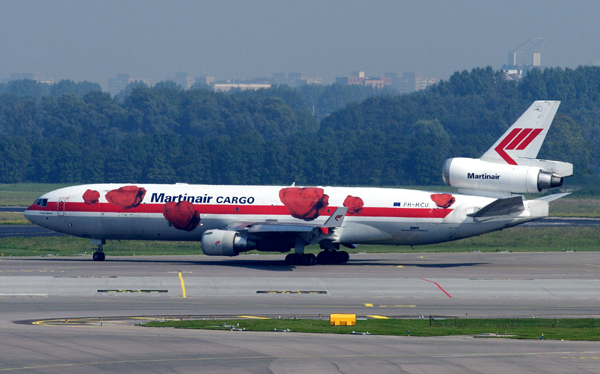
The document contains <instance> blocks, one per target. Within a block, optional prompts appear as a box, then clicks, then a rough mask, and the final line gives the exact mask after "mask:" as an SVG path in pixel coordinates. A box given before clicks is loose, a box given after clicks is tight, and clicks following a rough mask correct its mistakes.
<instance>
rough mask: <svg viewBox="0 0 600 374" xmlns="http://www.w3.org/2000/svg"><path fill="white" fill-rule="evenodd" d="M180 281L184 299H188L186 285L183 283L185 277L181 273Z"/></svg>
mask: <svg viewBox="0 0 600 374" xmlns="http://www.w3.org/2000/svg"><path fill="white" fill-rule="evenodd" d="M179 280H180V281H181V292H182V293H183V298H184V299H185V298H187V296H186V295H185V283H184V282H183V277H182V276H181V272H180V273H179Z"/></svg>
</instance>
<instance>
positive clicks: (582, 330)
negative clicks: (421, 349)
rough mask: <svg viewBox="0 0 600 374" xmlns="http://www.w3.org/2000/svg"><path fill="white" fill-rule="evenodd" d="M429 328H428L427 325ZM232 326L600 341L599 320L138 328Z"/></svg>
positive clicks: (202, 325)
mask: <svg viewBox="0 0 600 374" xmlns="http://www.w3.org/2000/svg"><path fill="white" fill-rule="evenodd" d="M430 324H431V325H430ZM221 325H233V326H235V328H240V329H242V328H243V329H245V330H246V331H274V330H286V331H287V330H288V329H289V330H290V331H291V332H305V333H307V332H308V333H329V334H349V333H352V332H354V331H356V332H369V334H372V335H397V336H407V335H410V336H450V335H479V334H487V333H491V334H496V333H498V334H499V335H511V336H507V337H508V338H514V339H541V338H542V334H543V336H544V339H550V340H560V339H564V340H588V341H598V340H600V319H594V318H582V319H542V318H534V319H525V318H485V319H483V318H479V319H478V318H448V319H443V320H440V319H437V320H434V321H432V322H431V323H430V321H429V319H367V320H358V321H356V325H355V326H331V325H330V324H329V321H328V320H326V321H324V320H313V319H267V320H264V319H260V320H259V319H230V320H203V321H200V320H194V321H165V322H148V323H147V324H143V325H141V326H148V327H174V328H180V329H206V330H230V328H229V327H221Z"/></svg>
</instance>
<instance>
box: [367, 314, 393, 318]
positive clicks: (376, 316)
mask: <svg viewBox="0 0 600 374" xmlns="http://www.w3.org/2000/svg"><path fill="white" fill-rule="evenodd" d="M367 317H371V318H375V319H390V317H386V316H378V315H376V314H373V315H369V314H367Z"/></svg>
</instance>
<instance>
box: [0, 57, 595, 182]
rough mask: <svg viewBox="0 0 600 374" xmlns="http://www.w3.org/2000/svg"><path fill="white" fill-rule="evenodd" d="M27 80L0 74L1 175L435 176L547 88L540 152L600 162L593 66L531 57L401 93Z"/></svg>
mask: <svg viewBox="0 0 600 374" xmlns="http://www.w3.org/2000/svg"><path fill="white" fill-rule="evenodd" d="M31 82H32V81H16V82H9V83H8V84H0V157H2V162H1V163H0V182H1V183H16V182H25V181H28V182H56V183H59V182H60V183H88V182H89V183H96V182H122V183H134V182H135V183H143V182H152V183H174V182H187V183H210V184H291V183H292V182H296V184H306V185H309V184H310V185H372V186H382V185H387V186H395V185H414V184H440V183H441V182H442V181H441V167H442V163H443V161H444V159H446V158H448V157H479V156H480V155H481V154H482V153H483V152H485V150H487V149H488V148H489V147H490V146H491V145H492V144H493V143H494V142H495V141H496V139H497V138H498V137H499V136H500V135H501V134H502V133H503V132H504V131H505V130H506V129H507V128H508V127H509V126H510V125H511V124H512V123H513V122H514V121H515V120H516V119H517V118H518V117H519V116H520V115H521V114H522V112H523V111H524V110H525V109H526V108H527V107H528V106H529V105H531V103H532V102H533V101H534V100H544V99H548V100H561V101H562V105H561V107H560V109H559V112H558V115H557V116H556V118H555V121H554V125H553V126H552V128H551V130H550V133H549V135H548V137H547V140H546V142H545V143H544V146H543V147H542V150H541V152H540V157H541V158H547V159H553V160H560V161H568V162H572V163H574V164H575V167H576V173H592V172H593V170H596V169H597V168H598V164H600V160H599V157H600V155H598V152H595V151H593V150H595V149H597V146H598V144H599V143H600V138H599V136H600V135H599V134H600V132H599V131H598V130H600V129H599V128H598V127H599V126H600V121H599V119H600V68H597V67H579V68H577V69H560V68H547V69H544V70H543V71H542V70H538V69H534V70H533V71H531V72H530V73H529V74H528V75H527V76H526V77H525V78H524V79H523V80H522V81H521V82H516V81H511V80H507V79H506V78H505V76H504V73H502V72H501V71H494V70H493V69H492V68H490V67H488V68H476V69H473V70H471V71H462V72H457V73H455V74H453V75H452V76H451V77H450V79H449V80H447V81H441V82H440V83H439V84H437V85H434V86H432V87H430V88H429V89H427V90H425V91H421V92H416V93H412V94H405V95H399V94H398V93H397V92H395V91H393V90H386V91H381V90H375V89H372V88H368V87H361V86H340V85H335V84H334V85H329V86H304V87H300V88H296V89H293V88H290V87H287V86H277V87H273V88H271V89H263V90H259V91H243V92H242V91H237V92H236V91H234V92H230V93H215V92H212V91H211V90H210V89H208V88H207V87H196V88H194V89H190V90H182V89H181V88H180V87H178V86H177V85H175V84H174V83H172V82H162V83H159V84H157V85H155V86H154V87H146V86H144V85H136V86H132V87H130V88H129V89H128V90H126V92H124V93H122V94H121V95H120V96H117V97H111V96H110V94H108V93H103V92H101V91H100V89H99V86H95V84H91V83H89V82H83V83H73V82H70V83H69V82H67V83H62V82H63V81H61V82H59V83H57V84H56V85H45V86H40V84H32V83H31ZM33 83H35V82H33ZM9 85H10V86H9ZM59 85H60V89H59V88H58V87H57V86H59ZM46 86H48V87H46Z"/></svg>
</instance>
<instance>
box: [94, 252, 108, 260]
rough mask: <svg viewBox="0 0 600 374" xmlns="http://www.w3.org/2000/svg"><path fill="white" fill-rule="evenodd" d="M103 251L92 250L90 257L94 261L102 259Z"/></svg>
mask: <svg viewBox="0 0 600 374" xmlns="http://www.w3.org/2000/svg"><path fill="white" fill-rule="evenodd" d="M104 258H105V256H104V253H102V252H94V254H93V255H92V259H93V260H94V261H104Z"/></svg>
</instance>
